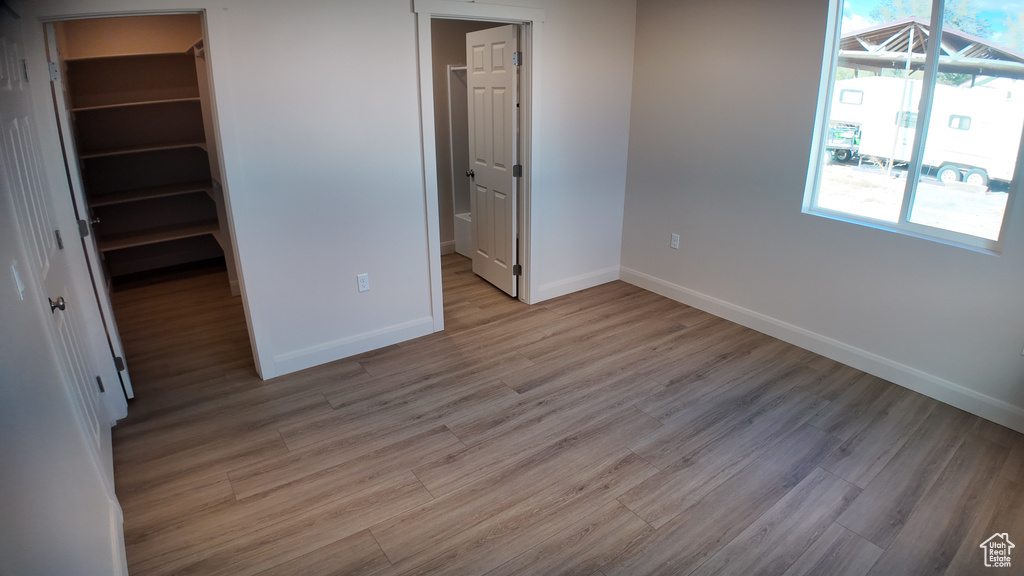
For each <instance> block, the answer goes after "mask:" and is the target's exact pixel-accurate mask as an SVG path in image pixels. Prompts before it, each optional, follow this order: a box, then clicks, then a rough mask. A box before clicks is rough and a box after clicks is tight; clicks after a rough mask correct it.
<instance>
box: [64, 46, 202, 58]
mask: <svg viewBox="0 0 1024 576" xmlns="http://www.w3.org/2000/svg"><path fill="white" fill-rule="evenodd" d="M189 49H191V46H190V47H189ZM187 53H188V49H186V50H178V51H168V52H124V53H120V54H111V55H109V56H80V57H77V58H63V60H64V61H65V62H89V61H94V60H98V61H110V60H114V59H117V58H151V57H153V56H180V55H182V54H187Z"/></svg>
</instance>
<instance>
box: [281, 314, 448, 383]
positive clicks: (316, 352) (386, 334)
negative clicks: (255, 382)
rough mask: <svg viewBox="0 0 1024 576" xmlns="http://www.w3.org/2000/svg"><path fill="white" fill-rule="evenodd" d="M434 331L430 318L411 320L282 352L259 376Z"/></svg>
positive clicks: (432, 320) (338, 358)
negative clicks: (270, 370) (269, 371)
mask: <svg viewBox="0 0 1024 576" xmlns="http://www.w3.org/2000/svg"><path fill="white" fill-rule="evenodd" d="M433 332H434V319H433V318H431V317H429V316H428V317H426V318H420V319H418V320H412V321H409V322H405V323H403V324H397V325H394V326H388V327H386V328H381V329H379V330H374V331H372V332H364V333H363V334H356V335H355V336H349V337H348V338H342V339H340V340H335V341H333V342H327V343H325V344H320V345H317V346H311V347H309V348H303V349H302V350H295V351H293V352H286V353H284V354H278V355H276V356H274V366H273V370H274V373H273V374H263V375H262V377H263V379H264V380H269V379H270V378H273V377H275V376H281V375H284V374H288V373H290V372H296V371H298V370H304V369H306V368H312V367H313V366H319V365H320V364H326V363H328V362H333V361H335V360H340V359H342V358H348V357H349V356H354V355H356V354H362V353H363V352H368V351H370V350H376V349H378V348H383V347H385V346H390V345H392V344H398V343H399V342H405V341H406V340H412V339H413V338H419V337H420V336H426V335H427V334H431V333H433Z"/></svg>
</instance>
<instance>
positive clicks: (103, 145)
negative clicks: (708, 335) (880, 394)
mask: <svg viewBox="0 0 1024 576" xmlns="http://www.w3.org/2000/svg"><path fill="white" fill-rule="evenodd" d="M46 40H47V57H48V59H49V60H50V69H51V81H52V86H53V99H54V108H55V113H56V116H57V120H58V126H59V128H60V132H61V134H60V135H61V143H62V146H63V150H64V158H65V167H66V169H67V176H68V180H69V184H70V188H71V191H72V198H73V200H74V205H75V211H76V216H77V218H78V220H79V227H80V229H81V232H82V241H83V244H84V245H85V252H86V256H87V259H88V264H89V269H90V272H91V275H92V281H93V287H94V291H95V295H96V299H97V301H98V303H99V306H100V309H101V312H102V315H103V320H104V325H105V328H106V331H107V336H108V340H109V344H110V348H111V353H112V356H113V357H114V361H115V364H116V365H117V368H118V371H119V373H120V376H121V381H122V387H123V390H124V393H125V396H126V397H127V398H133V397H135V390H136V386H135V385H134V384H133V382H132V379H131V378H130V377H129V369H130V367H131V363H132V359H133V352H132V350H131V349H130V347H129V346H126V345H125V342H123V341H122V331H121V329H119V327H118V322H119V321H121V320H122V314H121V311H119V310H117V309H116V301H117V300H118V299H117V298H112V296H113V295H116V293H117V292H118V291H119V290H129V289H133V288H137V287H139V286H143V285H152V284H158V283H160V282H164V281H176V280H180V279H181V278H182V277H195V276H198V275H204V274H219V275H220V276H222V277H223V282H222V284H223V286H222V288H223V291H224V292H225V294H227V295H228V296H229V298H231V300H232V302H231V306H234V307H236V308H237V310H238V313H239V314H240V315H241V314H242V304H241V300H240V299H239V298H237V296H238V295H240V285H239V281H238V275H237V268H236V266H235V260H234V254H235V251H234V246H233V240H232V231H231V226H230V222H229V217H228V211H227V205H226V201H225V193H224V180H223V176H222V172H221V169H220V152H219V148H218V144H217V138H216V130H215V124H216V123H215V120H214V118H215V110H214V105H213V97H212V83H211V81H210V65H209V54H208V51H207V48H206V47H207V42H206V35H205V26H204V22H203V15H202V14H201V13H188V14H165V15H125V16H110V17H102V18H82V19H71V20H62V21H56V22H51V23H47V24H46ZM157 293H159V291H157ZM204 299H206V298H199V300H200V301H202V300H204ZM187 300H188V297H187V295H183V294H181V293H177V294H174V293H172V294H170V295H168V294H167V293H166V291H164V294H163V295H162V297H157V298H156V299H155V300H152V301H150V302H144V303H142V309H143V310H150V311H151V312H152V315H151V317H150V318H151V320H149V319H147V318H146V317H145V316H143V317H142V318H141V319H140V318H138V317H135V316H133V318H132V319H131V323H132V324H133V326H134V327H136V328H137V327H138V325H140V324H142V325H147V326H148V328H161V327H163V328H168V329H170V328H171V327H172V325H171V324H170V323H168V322H167V321H166V320H164V321H161V320H158V318H160V317H161V315H162V313H163V312H165V311H167V310H168V309H170V310H172V311H175V312H172V314H171V315H172V316H173V315H174V313H177V314H178V315H180V316H186V315H190V314H191V315H192V317H193V318H197V317H198V318H202V315H199V316H197V315H196V314H195V312H194V311H193V312H188V311H186V310H184V309H182V308H181V307H180V303H181V302H184V301H187ZM216 321H217V320H216V319H215V317H214V316H211V317H210V319H209V322H216ZM133 332H139V331H138V330H133ZM145 332H146V331H141V333H145ZM150 333H151V334H159V331H157V332H153V331H150ZM165 336H166V337H167V338H168V340H173V339H180V338H189V337H190V336H189V335H188V334H174V335H166V334H165ZM136 346H137V348H136V349H137V350H143V349H146V348H147V346H146V345H145V344H143V345H142V346H141V348H140V347H138V344H137V343H136ZM156 348H157V349H158V350H159V349H160V348H161V346H160V345H157V346H156ZM136 354H137V355H142V354H143V353H141V352H136ZM247 354H248V362H249V364H250V365H251V364H252V356H251V353H250V352H248V351H247ZM133 374H135V375H136V376H138V374H137V373H134V372H133ZM137 383H138V382H137V381H136V382H135V384H137Z"/></svg>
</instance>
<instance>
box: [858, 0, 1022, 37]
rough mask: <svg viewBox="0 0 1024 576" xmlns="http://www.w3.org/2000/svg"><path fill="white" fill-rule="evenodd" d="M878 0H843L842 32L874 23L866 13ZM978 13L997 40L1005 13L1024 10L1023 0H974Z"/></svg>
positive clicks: (869, 11) (1017, 12)
mask: <svg viewBox="0 0 1024 576" xmlns="http://www.w3.org/2000/svg"><path fill="white" fill-rule="evenodd" d="M878 3H879V0H845V5H844V7H843V32H848V31H853V30H859V29H862V28H868V27H870V26H873V25H875V23H874V22H872V21H871V20H870V19H868V14H870V13H871V11H872V10H873V9H874V8H875V6H877V5H878ZM974 6H975V7H976V8H977V9H978V13H979V15H980V16H981V17H982V18H984V19H985V20H987V21H988V23H989V25H990V26H991V29H992V34H991V37H990V39H991V40H993V41H996V42H998V41H999V37H1000V36H1001V35H1002V32H1003V21H1004V20H1005V19H1006V15H1007V14H1014V13H1016V14H1019V13H1020V12H1021V11H1024V0H974Z"/></svg>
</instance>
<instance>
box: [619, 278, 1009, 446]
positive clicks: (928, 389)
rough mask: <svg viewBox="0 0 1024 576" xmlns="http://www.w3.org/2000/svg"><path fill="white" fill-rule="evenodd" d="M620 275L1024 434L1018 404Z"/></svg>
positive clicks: (655, 281)
mask: <svg viewBox="0 0 1024 576" xmlns="http://www.w3.org/2000/svg"><path fill="white" fill-rule="evenodd" d="M620 276H621V279H622V280H623V281H624V282H628V283H630V284H633V285H635V286H639V287H640V288H644V289H646V290H650V291H651V292H654V293H655V294H660V295H662V296H665V297H666V298H671V299H673V300H675V301H677V302H682V303H683V304H686V305H688V306H693V307H694V308H699V309H701V310H704V311H705V312H709V313H711V314H714V315H716V316H719V317H721V318H725V319H726V320H729V321H732V322H736V323H737V324H741V325H743V326H746V327H748V328H752V329H754V330H757V331H758V332H763V333H764V334H767V335H769V336H772V337H775V338H778V339H780V340H783V341H786V342H789V343H790V344H794V345H796V346H799V347H801V348H804V349H807V350H810V351H811V352H814V353H816V354H820V355H822V356H825V357H827V358H831V359H833V360H836V361H837V362H842V363H843V364H846V365H848V366H852V367H854V368H856V369H858V370H863V371H864V372H867V373H869V374H873V375H875V376H878V377H879V378H883V379H885V380H888V381H890V382H892V383H894V384H898V385H900V386H903V387H904V388H908V389H910V390H913V391H915V392H918V393H921V394H924V395H925V396H928V397H930V398H934V399H936V400H938V401H940V402H944V403H946V404H949V405H951V406H955V407H957V408H960V409H961V410H964V411H967V412H970V413H971V414H974V415H976V416H980V417H982V418H985V419H986V420H991V421H992V422H995V423H997V424H1001V425H1003V426H1006V427H1007V428H1011V429H1013V430H1016V431H1018V432H1024V408H1021V407H1019V406H1014V405H1012V404H1009V403H1007V402H1004V401H1002V400H999V399H997V398H992V397H991V396H987V395H985V394H981V393H980V392H977V391H975V390H971V389H970V388H967V387H965V386H961V385H959V384H956V383H954V382H950V381H948V380H945V379H943V378H940V377H938V376H934V375H932V374H928V373H926V372H923V371H921V370H918V369H917V368H913V367H911V366H907V365H905V364H901V363H899V362H896V361H894V360H891V359H889V358H885V357H883V356H879V355H878V354H875V353H873V352H868V351H866V350H861V349H859V348H856V347H854V346H850V345H849V344H845V343H843V342H840V341H838V340H834V339H832V338H829V337H827V336H823V335H821V334H818V333H816V332H811V331H810V330H806V329H804V328H800V327H799V326H794V325H792V324H788V323H786V322H783V321H781V320H777V319H775V318H771V317H769V316H765V315H763V314H760V313H757V312H754V311H753V310H748V309H746V308H743V307H741V306H737V305H735V304H732V303H730V302H726V301H724V300H720V299H718V298H715V297H713V296H708V295H707V294H703V293H700V292H697V291H695V290H691V289H689V288H685V287H683V286H679V285H677V284H673V283H671V282H666V281H665V280H662V279H660V278H656V277H654V276H651V275H649V274H644V273H642V272H638V271H636V270H632V269H630V268H626V267H622V269H621V274H620Z"/></svg>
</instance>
